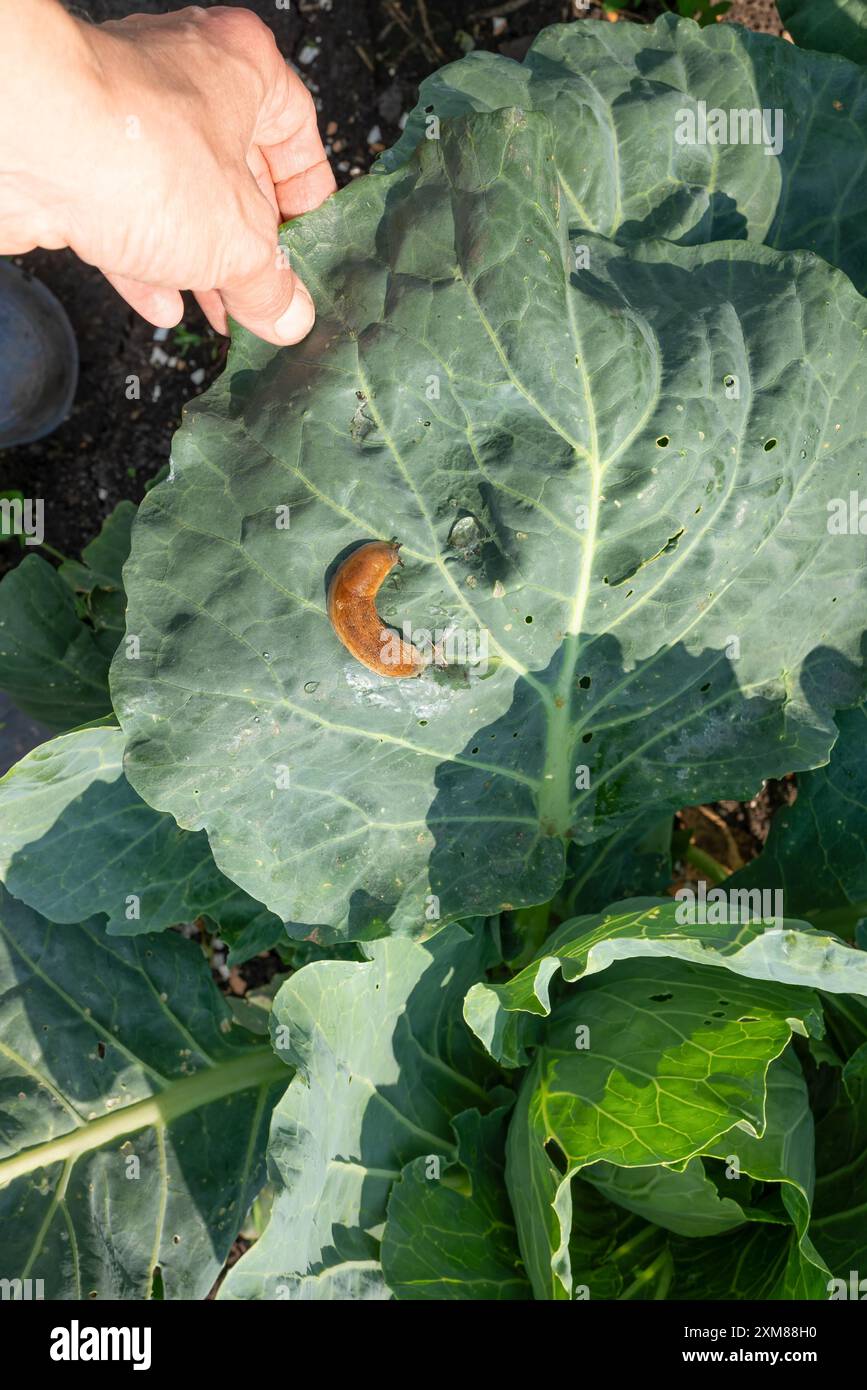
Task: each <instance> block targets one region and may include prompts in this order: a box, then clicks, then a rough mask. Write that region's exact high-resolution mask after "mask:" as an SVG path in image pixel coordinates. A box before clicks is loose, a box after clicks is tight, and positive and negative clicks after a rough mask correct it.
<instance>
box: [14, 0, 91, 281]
mask: <svg viewBox="0 0 867 1390" xmlns="http://www.w3.org/2000/svg"><path fill="white" fill-rule="evenodd" d="M98 32H99V31H98V30H97V29H96V28H95V27H94V26H91V25H90V24H86V23H83V22H81V21H79V20H77V19H75V18H74V17H73V16H72V15H70V14H68V13H67V11H66V10H65V9H64V8H63V7H62V5H60V4H59V3H57V0H27V3H26V4H24V5H22V4H21V3H20V0H0V52H2V57H0V92H2V97H0V253H2V252H4V251H6V252H8V251H15V250H27V249H30V247H31V246H35V245H40V246H46V247H57V246H65V245H67V244H68V233H67V224H68V220H69V215H70V209H71V207H72V205H73V204H74V202H75V201H76V200H77V199H80V198H81V197H82V193H83V182H84V179H85V178H86V174H87V171H88V169H91V170H92V169H93V167H94V161H95V160H97V159H98V158H99V154H98V150H99V141H98V139H97V138H96V132H97V130H98V128H99V126H100V124H101V123H102V122H103V121H104V120H105V119H106V115H107V112H106V103H105V97H104V90H103V82H102V71H101V57H100V50H99V45H98V43H97V42H96V41H95V36H96V35H97V34H98Z"/></svg>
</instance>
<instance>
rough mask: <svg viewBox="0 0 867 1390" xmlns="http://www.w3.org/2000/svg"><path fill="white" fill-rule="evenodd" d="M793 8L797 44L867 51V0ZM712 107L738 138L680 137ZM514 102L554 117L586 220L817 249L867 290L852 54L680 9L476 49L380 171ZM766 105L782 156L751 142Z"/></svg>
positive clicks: (859, 104) (859, 101)
mask: <svg viewBox="0 0 867 1390" xmlns="http://www.w3.org/2000/svg"><path fill="white" fill-rule="evenodd" d="M789 8H790V9H795V8H796V9H797V10H798V16H797V18H798V20H799V21H800V22H801V24H800V26H799V32H798V34H796V37H797V39H798V42H802V41H804V42H807V39H806V37H803V38H802V36H804V35H806V32H807V30H808V29H809V31H810V41H809V42H807V46H808V47H820V48H825V47H828V48H831V49H832V50H833V51H834V52H836V53H845V54H846V56H847V58H860V57H862V56H863V44H864V33H865V30H864V28H863V25H864V14H865V12H867V5H865V3H864V0H789ZM792 18H793V23H794V22H795V17H794V15H793V17H792ZM826 21H827V23H826ZM856 22H857V24H858V28H857V29H856ZM820 28H822V30H823V31H824V32H823V41H822V42H817V41H816V40H817V37H818V31H819V29H820ZM844 36H845V39H846V42H845V43H843V41H842V40H843V38H844ZM700 103H704V109H705V111H706V113H707V114H708V115H709V114H710V113H711V112H713V111H715V110H716V111H723V112H725V113H726V119H728V116H729V113H730V112H734V113H735V116H736V120H737V122H738V125H737V132H738V138H729V139H728V140H726V141H723V142H722V143H719V144H715V143H713V141H712V140H709V141H706V142H702V143H699V142H698V141H697V140H696V143H693V144H690V143H687V142H684V143H681V141H685V136H686V135H688V134H689V133H690V129H689V126H688V124H687V121H688V117H685V116H684V114H683V113H689V115H691V116H692V117H695V118H696V120H698V115H699V110H700ZM506 106H520V107H522V108H523V109H524V110H534V111H542V112H544V113H545V114H547V115H548V116H550V118H551V120H552V123H553V125H554V157H555V163H556V167H557V172H558V176H559V180H560V186H561V189H562V193H563V197H564V200H565V201H566V203H567V205H568V207H569V211H570V216H571V218H572V221H573V223H574V225H575V226H578V227H583V228H585V229H587V230H588V231H596V232H601V233H602V234H603V235H604V236H610V237H615V238H616V239H617V240H619V241H624V242H629V241H635V240H637V239H640V238H645V237H669V238H671V239H672V240H673V241H682V242H684V243H688V244H692V243H694V242H699V241H720V240H722V239H723V238H726V237H746V238H748V239H749V240H751V241H761V242H765V243H766V244H767V245H768V246H776V247H777V248H779V249H780V250H785V251H789V250H795V249H801V248H809V249H810V250H813V251H816V252H818V254H819V255H821V256H823V257H824V259H825V260H826V261H829V262H830V263H831V264H832V265H836V266H839V267H840V269H842V270H845V271H846V273H847V274H848V275H850V276H851V277H852V279H853V280H854V281H855V283H856V284H857V285H858V286H859V288H861V289H863V288H864V287H865V286H867V186H865V182H864V178H863V167H864V146H865V142H867V74H865V73H864V71H863V70H862V69H861V68H859V67H857V66H856V65H855V64H854V63H851V62H846V61H844V60H842V59H840V58H836V57H828V56H826V55H824V54H819V53H804V52H801V51H800V50H799V49H797V48H794V47H793V46H792V45H791V44H788V43H783V42H781V41H780V40H779V39H774V38H770V37H769V36H768V35H766V34H753V33H750V32H748V31H746V30H743V29H736V28H734V27H733V26H732V25H729V24H722V25H711V26H710V27H709V28H704V29H700V28H699V27H698V25H696V24H694V23H693V22H692V20H683V19H678V18H676V17H675V16H674V15H662V16H661V17H660V18H659V19H658V20H657V21H656V23H655V24H653V25H643V24H617V25H613V24H598V23H587V22H582V23H580V24H561V25H554V26H552V27H551V28H549V29H544V30H543V31H542V33H541V34H540V35H539V37H538V38H537V39H536V41H535V43H534V44H533V46H532V47H531V49H530V51H529V52H528V54H527V56H526V58H525V59H524V61H523V63H521V64H518V63H515V62H513V61H512V60H511V59H509V58H505V57H503V56H502V55H499V54H492V53H485V52H483V51H474V52H472V53H469V54H467V56H466V57H464V58H461V59H460V60H459V61H458V62H456V63H450V64H448V65H447V66H446V67H443V68H440V70H439V71H438V72H435V73H433V74H432V76H430V77H428V78H426V80H425V81H424V82H423V83H422V84H421V88H420V92H419V100H418V104H417V106H416V108H415V110H414V111H413V112H412V113H411V114H410V117H409V120H408V121H407V124H406V129H405V131H404V134H403V136H402V138H401V139H400V140H399V141H398V143H397V144H396V145H395V146H394V148H393V149H392V150H389V151H387V152H386V153H385V154H384V155H383V156H382V158H381V159H380V161H379V162H378V164H377V165H376V166H375V168H376V169H378V170H381V171H388V172H391V171H392V170H393V169H395V168H397V167H398V166H399V165H400V164H401V163H403V162H404V161H405V160H406V159H407V158H408V157H409V155H410V154H411V152H412V150H413V149H414V148H415V146H416V145H417V144H418V142H419V140H421V139H424V138H430V137H431V136H435V135H436V133H437V129H438V126H437V123H438V122H440V121H442V120H443V119H447V118H449V117H454V116H460V115H465V114H466V113H467V112H468V111H494V110H499V109H501V108H502V107H506ZM762 112H767V118H766V119H767V125H768V130H769V133H770V136H771V138H772V139H773V138H774V137H775V136H776V137H779V146H780V148H779V150H778V152H777V153H776V154H774V155H770V154H769V153H768V152H767V149H766V143H765V142H764V140H763V139H759V140H756V139H750V140H743V141H742V139H741V138H740V130H741V126H740V122H741V120H742V119H744V120H746V121H747V122H748V123H749V122H752V121H756V122H757V121H759V119H760V115H761V113H762ZM753 113H754V114H753ZM751 129H752V127H751ZM678 132H681V135H680V138H679V137H678ZM695 134H696V136H697V135H698V126H697V125H696V127H695ZM729 135H730V137H731V132H729Z"/></svg>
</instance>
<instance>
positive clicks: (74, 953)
mask: <svg viewBox="0 0 867 1390" xmlns="http://www.w3.org/2000/svg"><path fill="white" fill-rule="evenodd" d="M290 1079H291V1074H290V1072H289V1071H288V1070H287V1068H286V1066H285V1064H284V1062H283V1061H282V1060H281V1059H280V1058H279V1057H278V1056H275V1054H274V1052H273V1050H272V1049H271V1048H270V1047H269V1046H267V1045H263V1044H261V1043H258V1044H256V1043H254V1041H253V1038H252V1036H251V1034H250V1033H247V1032H245V1031H244V1030H243V1029H239V1028H237V1027H235V1026H233V1024H232V1016H231V1013H230V1011H229V1008H228V1005H227V1004H226V1002H225V1000H224V999H223V997H222V996H221V994H220V993H219V991H218V990H217V988H216V986H215V985H214V983H213V981H212V979H211V976H210V971H209V970H208V968H207V964H206V962H205V960H204V958H203V956H202V954H201V952H200V951H199V950H198V948H197V947H196V946H194V945H193V943H192V942H189V941H184V940H182V938H181V937H179V936H177V935H175V934H173V933H165V934H164V935H162V936H145V937H138V938H137V939H136V940H134V941H124V940H119V939H112V938H110V937H108V936H106V934H105V930H104V927H103V925H102V924H101V923H100V922H99V921H97V920H96V919H92V920H90V921H88V922H84V923H82V924H81V925H75V926H71V925H70V926H60V927H58V926H55V925H53V924H52V923H51V922H46V921H45V920H44V919H43V918H41V917H39V916H37V914H36V913H34V912H32V911H31V910H30V909H29V908H27V907H25V906H24V905H23V904H21V903H18V902H15V901H14V900H13V899H12V898H10V897H9V896H8V894H7V893H6V891H5V889H3V888H0V1089H2V1095H3V1132H2V1137H0V1222H2V1226H3V1274H4V1277H7V1278H10V1279H13V1278H14V1279H35V1280H39V1279H41V1280H42V1281H43V1284H44V1296H45V1297H46V1298H49V1299H51V1298H59V1299H83V1298H123V1299H136V1298H149V1297H150V1296H151V1294H152V1291H153V1289H154V1286H155V1280H157V1285H158V1286H159V1283H160V1282H161V1287H162V1290H163V1291H164V1294H165V1296H166V1297H168V1298H204V1297H205V1296H206V1294H207V1293H208V1290H209V1288H210V1287H211V1285H212V1284H213V1282H214V1280H215V1279H216V1277H217V1275H218V1273H219V1271H220V1268H221V1266H222V1264H223V1262H224V1260H225V1258H226V1256H227V1254H228V1253H229V1250H230V1248H231V1246H232V1242H233V1241H234V1240H235V1237H236V1235H237V1233H238V1229H239V1227H240V1225H241V1223H242V1221H243V1219H244V1215H245V1213H246V1211H247V1208H248V1206H249V1204H250V1202H251V1201H252V1199H253V1197H254V1196H255V1195H256V1193H257V1192H258V1191H259V1189H260V1187H261V1185H262V1181H263V1160H264V1151H265V1140H266V1136H267V1129H268V1118H269V1115H270V1112H271V1107H272V1105H273V1103H274V1101H275V1100H276V1098H277V1096H278V1095H279V1094H280V1089H281V1088H284V1087H285V1085H286V1084H287V1082H288V1081H289V1080H290Z"/></svg>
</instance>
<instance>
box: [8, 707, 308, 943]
mask: <svg viewBox="0 0 867 1390" xmlns="http://www.w3.org/2000/svg"><path fill="white" fill-rule="evenodd" d="M123 745H124V737H123V734H122V733H121V731H120V730H119V729H116V728H109V727H102V728H93V729H80V730H77V731H76V732H74V733H70V734H64V735H61V736H60V737H59V738H55V739H52V740H51V741H50V742H49V743H45V744H42V745H41V746H40V747H39V748H35V749H34V750H33V751H32V752H31V753H28V754H27V755H26V757H24V758H22V759H21V761H20V762H19V763H17V764H16V765H15V766H14V767H13V768H12V769H11V770H10V771H9V772H7V774H6V776H5V777H3V778H2V779H0V881H2V882H3V883H5V885H6V887H7V888H8V889H9V891H10V893H13V894H14V895H15V896H16V897H18V898H21V899H22V900H23V901H24V902H26V903H28V904H29V906H31V907H33V908H35V909H36V910H37V911H38V912H40V913H42V915H43V916H45V917H48V918H49V920H50V921H53V922H78V921H81V920H82V918H84V917H87V916H92V915H94V914H96V913H105V914H106V916H107V919H108V931H109V934H110V935H122V936H133V935H136V934H137V933H140V932H151V931H161V930H162V929H163V928H164V927H170V926H173V925H174V924H175V923H178V922H189V921H192V920H193V919H195V918H196V917H198V916H200V915H202V914H206V915H207V916H208V917H211V918H212V919H213V920H214V921H215V922H216V923H217V925H218V926H219V927H220V929H221V930H224V931H225V932H226V933H227V935H229V936H233V935H235V934H237V935H238V938H239V939H238V942H237V944H236V948H235V950H236V954H235V956H234V957H233V963H235V961H236V960H238V959H239V958H240V959H241V960H244V959H247V954H246V952H247V951H249V953H250V954H252V955H255V954H256V952H257V951H259V950H264V949H267V947H268V946H270V945H271V944H273V943H274V942H275V941H278V940H280V939H281V938H282V937H283V935H284V932H283V925H282V923H281V922H280V920H279V918H276V917H274V915H273V914H272V913H270V912H268V911H267V909H266V908H264V907H263V906H262V904H261V903H258V902H255V901H254V900H253V899H252V898H250V897H248V895H247V894H246V893H244V892H243V890H242V889H239V888H238V887H236V885H235V884H233V883H230V882H229V881H228V879H226V878H224V877H223V875H222V874H221V873H220V872H219V870H218V869H217V868H216V865H215V864H214V861H213V858H212V856H211V853H210V850H209V848H208V840H207V836H205V835H203V834H199V835H191V834H189V833H188V832H187V831H184V830H179V829H178V827H177V825H176V824H175V822H174V821H173V820H172V818H171V816H164V815H160V814H159V812H157V811H153V810H152V809H151V807H150V806H148V805H146V804H145V802H143V801H142V800H141V798H140V797H139V796H137V795H136V793H135V792H134V791H133V789H132V787H131V786H130V785H129V782H128V781H127V780H126V778H125V776H124V773H123ZM243 933H247V934H246V935H243V936H242V934H243Z"/></svg>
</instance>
